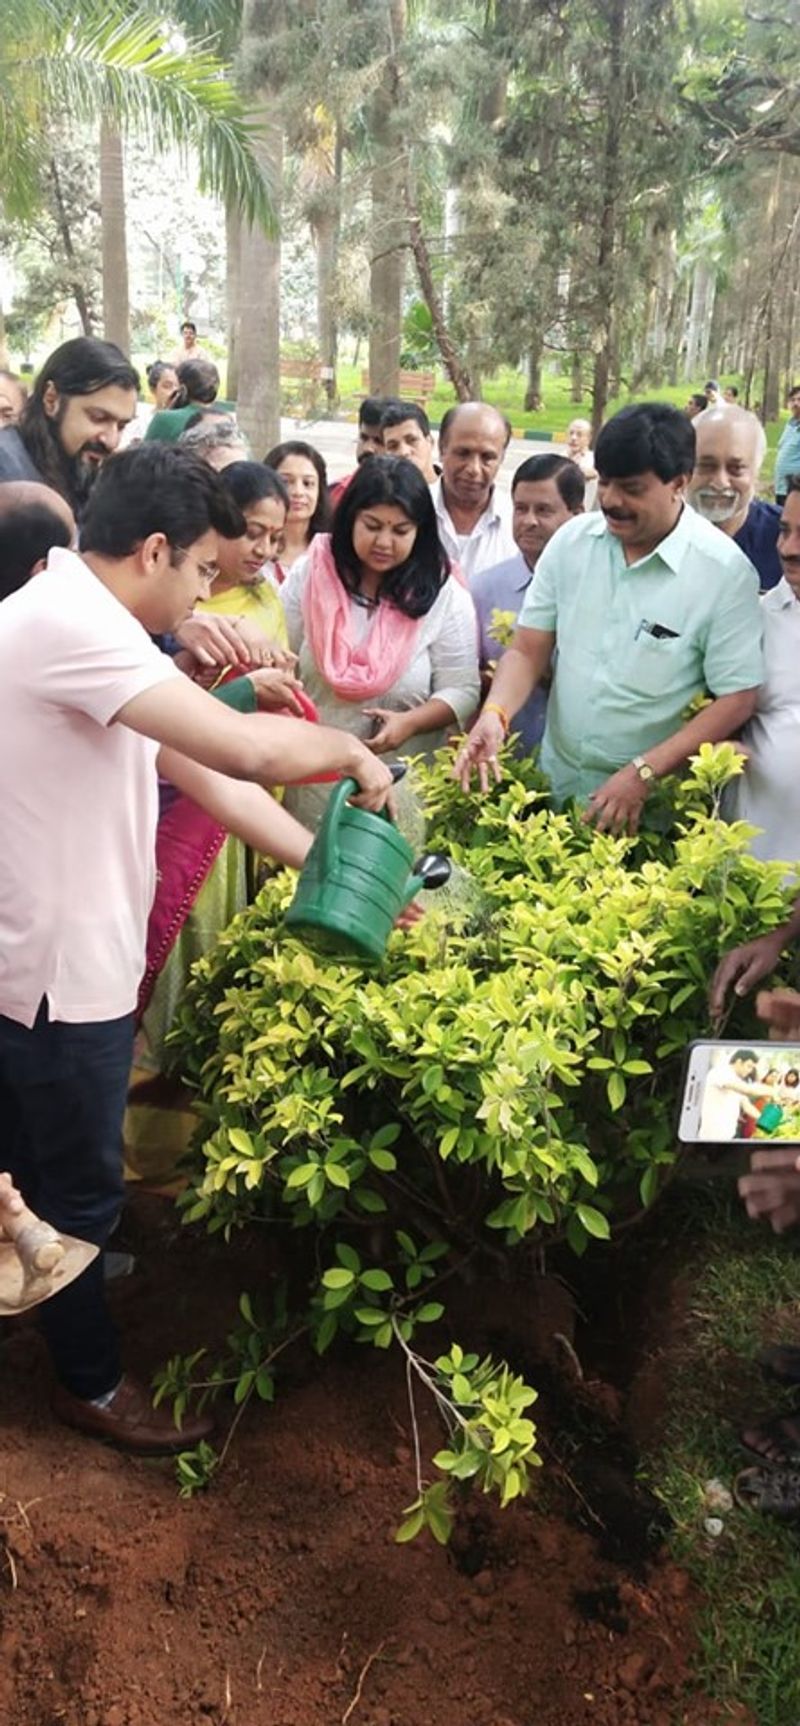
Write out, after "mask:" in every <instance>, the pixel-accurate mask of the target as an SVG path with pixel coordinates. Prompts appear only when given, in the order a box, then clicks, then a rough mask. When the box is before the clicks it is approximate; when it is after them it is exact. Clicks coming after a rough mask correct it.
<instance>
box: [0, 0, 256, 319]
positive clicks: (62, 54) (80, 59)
mask: <svg viewBox="0 0 800 1726" xmlns="http://www.w3.org/2000/svg"><path fill="white" fill-rule="evenodd" d="M2 10H3V18H2V30H1V31H0V205H2V207H3V209H4V211H5V213H6V215H8V216H10V217H17V218H18V219H20V220H24V219H25V218H26V217H29V216H30V215H31V214H32V213H33V211H34V210H35V208H36V206H37V203H38V201H39V198H40V193H41V183H42V173H43V169H44V164H45V162H46V159H47V153H48V152H47V131H48V124H49V122H50V120H51V119H52V118H63V117H64V116H68V117H69V120H70V122H72V123H75V124H81V123H82V124H91V125H98V124H99V125H100V127H101V188H102V193H103V203H104V215H105V219H106V243H105V244H104V266H105V269H106V281H105V285H104V301H105V303H106V307H107V312H106V333H107V334H112V335H113V336H114V338H115V339H116V340H117V341H119V342H120V345H121V346H123V347H127V346H128V339H127V338H128V330H127V260H126V254H125V244H124V233H125V229H124V184H123V176H122V148H121V139H122V136H123V135H124V134H125V133H131V134H133V135H135V136H136V137H137V138H139V139H141V140H142V142H143V143H144V145H145V147H146V148H149V149H150V150H152V152H153V153H154V154H158V153H161V152H162V151H166V150H169V149H174V148H175V146H178V147H179V148H182V149H184V150H187V151H188V150H190V149H191V150H192V151H194V152H195V153H196V157H197V160H198V163H199V178H200V186H201V189H203V190H206V191H211V192H213V193H215V194H216V195H217V196H219V197H220V198H221V199H222V200H223V201H224V203H225V205H226V208H227V207H235V208H239V209H241V211H242V214H243V215H244V217H245V218H246V220H247V221H248V222H251V223H253V224H255V225H257V226H262V227H264V228H265V229H267V230H268V231H269V230H271V229H272V228H273V226H274V221H273V208H272V200H271V197H270V190H269V185H268V183H267V179H266V177H265V174H264V171H263V168H262V166H261V164H260V161H259V155H258V149H257V145H258V129H257V127H256V126H254V124H253V122H252V121H251V120H250V119H249V118H248V117H247V116H246V114H245V112H244V109H243V107H242V104H241V101H240V98H239V96H238V95H237V93H236V90H235V88H234V86H233V84H232V82H231V81H230V80H229V79H228V78H227V76H226V73H225V67H224V65H223V63H222V62H221V60H220V59H218V57H217V55H216V53H215V52H214V51H213V47H212V42H211V39H210V38H209V37H204V38H191V37H188V36H186V35H185V34H178V33H177V32H176V30H175V28H174V27H173V26H172V25H171V24H170V22H169V21H168V20H167V19H166V18H159V17H158V16H157V15H156V14H155V13H154V11H153V9H152V7H149V6H148V5H147V4H145V3H144V0H134V3H133V4H131V0H108V3H107V4H106V3H104V4H103V5H102V6H101V4H100V3H99V0H89V4H88V6H84V5H81V7H80V9H78V8H77V7H76V5H75V0H3V8H2Z"/></svg>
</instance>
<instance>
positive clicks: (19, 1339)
mask: <svg viewBox="0 0 800 1726" xmlns="http://www.w3.org/2000/svg"><path fill="white" fill-rule="evenodd" d="M137 1219H138V1220H137ZM134 1225H135V1228H136V1229H137V1230H138V1234H139V1245H140V1247H141V1249H142V1259H143V1265H144V1277H143V1279H142V1280H141V1281H140V1283H139V1286H138V1287H136V1288H135V1287H133V1286H129V1287H128V1289H127V1290H125V1289H124V1286H121V1287H120V1292H119V1295H118V1297H117V1299H118V1308H119V1320H120V1324H121V1327H122V1329H123V1331H124V1334H125V1338H126V1347H127V1353H128V1357H129V1361H130V1364H131V1365H132V1366H133V1367H134V1368H135V1369H136V1370H139V1371H141V1372H145V1373H148V1372H150V1371H152V1370H153V1369H154V1368H155V1366H156V1365H157V1364H158V1363H159V1361H160V1360H163V1358H164V1357H165V1356H166V1355H167V1354H168V1353H170V1352H173V1351H175V1350H178V1349H188V1348H190V1347H195V1346H198V1345H199V1343H200V1342H201V1341H204V1340H209V1336H211V1337H212V1339H213V1337H215V1336H220V1335H222V1334H224V1331H225V1328H226V1326H227V1325H229V1324H230V1322H231V1319H232V1317H233V1315H234V1313H235V1308H236V1296H237V1294H238V1291H239V1290H240V1289H241V1288H242V1287H245V1286H249V1287H253V1286H254V1280H255V1279H254V1275H253V1271H254V1265H255V1264H256V1263H257V1262H258V1260H257V1258H256V1257H254V1253H255V1254H257V1253H258V1252H259V1251H260V1248H259V1247H258V1246H256V1248H255V1249H254V1248H253V1247H252V1246H251V1247H250V1248H249V1249H248V1247H247V1245H246V1244H245V1245H243V1246H242V1248H241V1249H230V1248H225V1247H224V1246H223V1245H222V1243H221V1242H220V1241H219V1240H216V1241H207V1240H205V1239H203V1238H201V1237H199V1236H196V1235H190V1234H189V1233H188V1232H187V1231H181V1232H179V1233H178V1232H176V1229H175V1224H174V1218H173V1215H172V1212H171V1209H170V1207H169V1206H167V1205H165V1204H164V1203H163V1202H160V1203H158V1204H155V1203H154V1201H152V1200H148V1201H144V1202H143V1201H142V1200H141V1199H140V1200H139V1201H138V1202H137V1204H136V1205H135V1217H134ZM462 1335H463V1338H464V1340H465V1341H471V1340H472V1339H471V1338H470V1337H469V1336H467V1335H466V1334H465V1333H464V1332H463V1331H462ZM436 1340H441V1341H442V1342H444V1341H445V1340H446V1338H444V1337H442V1338H441V1339H436ZM287 1380H288V1382H287ZM287 1380H285V1381H284V1382H283V1384H282V1385H281V1388H280V1391H279V1397H278V1401H277V1403H276V1406H275V1407H274V1409H257V1410H253V1411H252V1412H251V1411H248V1413H247V1415H246V1417H245V1419H244V1421H243V1423H242V1426H241V1428H240V1431H239V1433H238V1435H237V1438H236V1441H235V1445H234V1447H233V1449H232V1453H231V1457H230V1460H229V1462H228V1464H227V1466H226V1469H225V1471H224V1473H223V1474H222V1476H221V1477H220V1478H219V1479H218V1480H217V1482H216V1483H215V1484H214V1486H213V1488H212V1490H211V1491H210V1492H209V1493H208V1494H206V1495H205V1496H202V1497H200V1498H197V1499H195V1500H194V1501H193V1502H191V1503H184V1502H182V1501H181V1500H180V1499H179V1498H178V1497H177V1494H176V1489H175V1482H174V1475H173V1470H172V1466H171V1464H169V1463H144V1462H139V1461H133V1460H131V1459H128V1458H124V1457H122V1456H119V1455H117V1454H116V1453H114V1452H112V1451H109V1450H106V1449H103V1448H102V1447H101V1446H98V1445H97V1444H94V1443H92V1442H91V1441H89V1440H85V1439H83V1438H81V1437H80V1436H78V1435H76V1434H73V1433H71V1432H69V1431H67V1430H64V1429H62V1428H60V1427H58V1426H56V1425H55V1424H54V1423H52V1422H51V1421H50V1418H49V1414H48V1409H47V1394H48V1369H47V1365H46V1362H45V1360H44V1356H43V1353H42V1351H41V1349H40V1345H39V1342H38V1338H37V1337H36V1334H35V1331H34V1330H33V1329H32V1327H31V1326H30V1325H29V1324H28V1323H20V1324H19V1325H18V1326H17V1327H15V1328H14V1327H12V1328H11V1329H10V1330H9V1331H7V1333H6V1344H5V1347H4V1348H3V1349H2V1352H0V1396H1V1397H2V1405H3V1416H4V1418H3V1427H2V1431H0V1656H1V1658H0V1721H3V1722H9V1723H11V1722H14V1726H584V1723H589V1722H591V1723H592V1726H675V1723H676V1722H685V1723H686V1726H709V1722H710V1721H712V1720H714V1719H716V1718H717V1716H716V1713H715V1711H714V1709H713V1707H711V1706H710V1705H709V1704H708V1703H707V1702H703V1701H701V1700H700V1699H698V1700H697V1701H695V1702H691V1701H687V1700H686V1691H685V1683H686V1674H687V1663H688V1660H689V1658H690V1654H691V1628H690V1626H691V1617H692V1600H691V1592H690V1589H689V1584H688V1579H687V1577H686V1576H685V1575H684V1574H683V1573H682V1572H681V1571H679V1570H677V1569H676V1568H675V1567H674V1566H673V1565H672V1564H670V1563H668V1562H661V1561H656V1562H645V1561H644V1560H643V1557H642V1553H641V1551H638V1552H636V1553H634V1554H633V1556H632V1552H631V1551H625V1544H626V1543H625V1541H624V1540H623V1542H622V1547H621V1548H619V1547H618V1549H614V1548H613V1544H612V1547H609V1540H608V1538H607V1535H608V1528H607V1527H605V1528H604V1527H603V1522H604V1519H605V1520H606V1522H607V1519H608V1512H607V1506H608V1505H610V1504H611V1505H612V1506H613V1502H614V1494H615V1493H616V1494H617V1497H618V1496H619V1492H620V1491H621V1490H622V1491H623V1496H624V1489H623V1488H621V1487H620V1477H619V1472H618V1470H617V1471H616V1472H615V1470H614V1468H612V1465H611V1464H609V1463H608V1461H607V1459H606V1462H605V1463H604V1465H603V1466H604V1468H605V1471H606V1474H608V1473H609V1471H610V1472H611V1473H612V1474H613V1475H614V1480H613V1488H614V1490H613V1491H606V1490H605V1487H607V1486H608V1481H607V1480H606V1481H605V1486H604V1490H603V1492H601V1493H600V1496H599V1497H594V1499H593V1502H592V1495H593V1494H594V1492H595V1489H596V1486H597V1480H596V1478H595V1475H594V1474H593V1471H592V1469H591V1468H588V1469H587V1457H588V1460H589V1461H591V1457H590V1456H589V1452H590V1451H591V1447H592V1442H593V1441H592V1439H591V1436H590V1437H588V1438H586V1439H585V1440H584V1441H583V1443H581V1442H580V1440H576V1439H575V1438H574V1436H571V1437H565V1435H564V1432H563V1430H562V1428H561V1426H560V1424H559V1422H560V1418H561V1417H560V1415H559V1414H558V1412H557V1411H558V1410H559V1409H562V1408H563V1404H564V1396H565V1392H564V1390H563V1386H562V1388H561V1389H560V1390H554V1392H553V1398H552V1403H551V1404H550V1405H549V1406H548V1398H547V1396H546V1395H545V1394H543V1396H542V1399H541V1402H540V1404H539V1405H537V1410H536V1413H537V1414H538V1415H539V1417H540V1418H541V1420H542V1425H543V1428H544V1431H545V1437H546V1446H547V1450H546V1455H547V1458H548V1460H549V1462H550V1466H549V1467H545V1469H543V1470H542V1471H541V1477H540V1478H541V1481H542V1485H541V1486H538V1482H537V1491H536V1493H535V1494H534V1496H533V1497H532V1499H529V1500H528V1501H527V1502H526V1503H523V1504H518V1505H517V1506H515V1507H513V1508H512V1509H510V1510H508V1511H506V1512H504V1513H502V1512H500V1511H499V1510H497V1508H496V1507H495V1506H494V1505H493V1504H490V1503H489V1502H488V1501H486V1500H483V1499H478V1500H475V1501H472V1502H470V1504H469V1506H468V1510H467V1512H466V1514H465V1517H464V1519H463V1521H462V1522H461V1523H460V1525H459V1527H458V1529H457V1532H456V1537H455V1540H454V1544H453V1547H452V1549H450V1550H448V1551H444V1550H442V1549H441V1548H439V1547H437V1546H435V1545H434V1544H433V1542H432V1541H431V1540H430V1539H429V1537H427V1536H423V1538H422V1539H421V1540H419V1541H417V1542H416V1543H414V1544H412V1545H410V1546H397V1545H396V1544H395V1542H394V1538H393V1536H394V1530H395V1528H396V1526H397V1522H398V1520H399V1515H400V1512H401V1511H402V1509H403V1507H404V1505H405V1504H407V1503H408V1502H409V1500H410V1499H411V1498H412V1497H413V1496H414V1486H413V1470H412V1465H411V1452H410V1448H409V1430H408V1410H407V1405H406V1400H405V1393H404V1383H403V1374H402V1371H401V1369H400V1366H399V1363H398V1362H396V1361H395V1360H394V1358H393V1357H392V1356H391V1355H389V1356H383V1355H380V1356H379V1355H377V1354H376V1353H375V1352H374V1351H367V1350H364V1351H355V1353H352V1352H350V1353H342V1354H341V1356H339V1357H338V1358H335V1359H331V1360H326V1361H325V1362H323V1363H322V1364H320V1363H318V1362H315V1361H313V1360H312V1359H310V1358H309V1359H300V1360H299V1361H297V1362H295V1363H293V1364H290V1365H289V1367H288V1372H287ZM605 1390H606V1391H608V1392H609V1393H610V1394H609V1395H605V1393H604V1392H603V1390H602V1388H601V1387H595V1388H593V1387H591V1386H590V1387H589V1388H588V1390H585V1391H583V1392H581V1393H580V1395H581V1396H582V1399H583V1403H584V1405H585V1406H586V1407H587V1408H588V1409H589V1414H590V1417H591V1419H594V1418H595V1416H596V1414H597V1409H598V1408H599V1409H600V1411H601V1416H602V1419H603V1420H606V1421H608V1418H609V1414H610V1417H611V1423H612V1427H613V1423H614V1417H615V1415H616V1413H617V1403H618V1398H617V1396H616V1394H615V1393H614V1392H613V1391H612V1390H611V1387H608V1386H607V1387H605ZM587 1418H589V1417H588V1416H587ZM423 1428H424V1430H423V1439H424V1443H425V1445H426V1448H427V1453H428V1454H430V1453H431V1452H432V1451H433V1450H434V1449H436V1448H437V1446H438V1443H439V1442H440V1436H439V1434H438V1432H437V1428H436V1424H435V1421H434V1419H433V1417H432V1415H431V1414H430V1412H429V1411H427V1410H425V1411H424V1412H423ZM587 1431H590V1429H588V1428H587ZM601 1438H602V1434H601ZM602 1448H603V1446H602V1442H601V1444H600V1449H601V1451H602ZM587 1481H588V1482H589V1485H588V1486H587ZM629 1490H630V1491H631V1492H632V1491H633V1489H632V1488H630V1489H629ZM598 1505H599V1506H600V1509H599V1510H598ZM616 1514H617V1512H616V1511H615V1515H616ZM619 1514H620V1516H621V1520H622V1523H623V1524H624V1522H625V1517H626V1514H627V1510H626V1506H625V1505H624V1504H623V1507H622V1511H621V1512H620V1513H619ZM634 1546H635V1542H634ZM609 1550H616V1557H617V1562H613V1561H612V1559H611V1558H610V1557H609V1556H608V1552H609ZM620 1552H623V1561H620Z"/></svg>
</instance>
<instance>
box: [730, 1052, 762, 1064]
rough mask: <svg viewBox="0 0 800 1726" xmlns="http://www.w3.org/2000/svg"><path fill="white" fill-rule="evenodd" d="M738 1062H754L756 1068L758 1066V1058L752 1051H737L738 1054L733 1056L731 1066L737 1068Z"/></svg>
mask: <svg viewBox="0 0 800 1726" xmlns="http://www.w3.org/2000/svg"><path fill="white" fill-rule="evenodd" d="M737 1061H752V1063H753V1066H756V1064H757V1063H756V1057H755V1054H754V1052H753V1050H752V1049H737V1050H736V1054H735V1055H731V1066H732V1067H735V1066H736V1062H737Z"/></svg>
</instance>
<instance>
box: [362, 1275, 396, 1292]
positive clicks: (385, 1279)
mask: <svg viewBox="0 0 800 1726" xmlns="http://www.w3.org/2000/svg"><path fill="white" fill-rule="evenodd" d="M361 1286H362V1288H365V1289H371V1290H372V1292H373V1294H384V1293H386V1291H387V1290H388V1289H391V1288H394V1283H393V1282H392V1279H391V1277H390V1275H389V1272H388V1271H382V1270H371V1271H364V1272H362V1275H361Z"/></svg>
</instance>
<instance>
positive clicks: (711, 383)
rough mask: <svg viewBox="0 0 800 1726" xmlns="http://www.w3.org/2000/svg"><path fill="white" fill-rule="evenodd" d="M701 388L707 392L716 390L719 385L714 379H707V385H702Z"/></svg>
mask: <svg viewBox="0 0 800 1726" xmlns="http://www.w3.org/2000/svg"><path fill="white" fill-rule="evenodd" d="M703 388H704V389H707V390H718V389H719V384H718V383H717V380H716V378H709V380H708V383H707V384H704V385H703Z"/></svg>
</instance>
